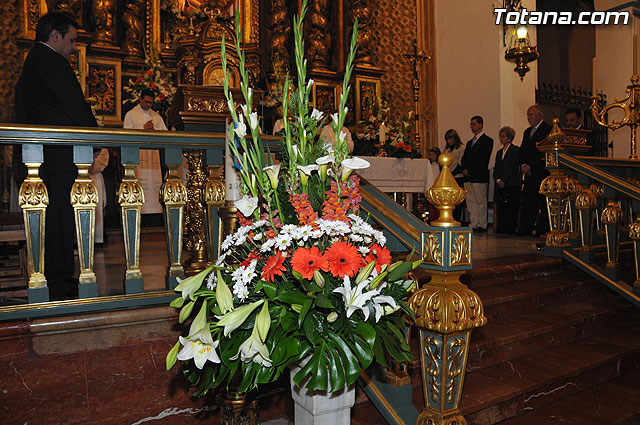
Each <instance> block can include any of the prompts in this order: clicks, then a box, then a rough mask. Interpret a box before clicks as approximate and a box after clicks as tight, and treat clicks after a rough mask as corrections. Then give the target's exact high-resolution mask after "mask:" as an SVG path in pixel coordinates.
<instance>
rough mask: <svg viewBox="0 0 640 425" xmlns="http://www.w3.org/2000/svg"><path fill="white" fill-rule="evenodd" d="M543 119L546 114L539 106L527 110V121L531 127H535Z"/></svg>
mask: <svg viewBox="0 0 640 425" xmlns="http://www.w3.org/2000/svg"><path fill="white" fill-rule="evenodd" d="M542 118H544V114H543V113H542V109H541V108H540V107H539V106H538V105H531V106H529V109H527V121H529V125H530V126H532V127H535V126H536V125H538V123H539V122H540V121H542Z"/></svg>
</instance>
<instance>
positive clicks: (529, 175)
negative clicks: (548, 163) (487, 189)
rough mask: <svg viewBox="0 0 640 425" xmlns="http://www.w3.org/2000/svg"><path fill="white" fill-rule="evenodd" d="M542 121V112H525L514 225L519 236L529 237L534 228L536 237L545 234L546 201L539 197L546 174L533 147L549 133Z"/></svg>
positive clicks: (535, 108)
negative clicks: (526, 125)
mask: <svg viewBox="0 0 640 425" xmlns="http://www.w3.org/2000/svg"><path fill="white" fill-rule="evenodd" d="M543 118H544V115H543V113H542V109H540V107H539V106H538V105H533V106H530V107H529V109H527V120H528V121H529V125H531V127H529V128H527V129H526V130H525V131H524V135H523V137H522V143H521V144H520V171H522V174H523V175H524V185H523V187H522V205H521V208H520V220H519V221H518V235H519V236H531V234H532V232H533V230H534V226H535V230H536V235H537V236H541V235H543V234H545V233H547V231H548V230H549V220H548V218H547V217H548V215H547V206H546V200H545V197H544V195H541V194H540V193H539V190H540V184H541V183H542V180H544V178H545V177H546V176H547V175H549V172H548V171H547V169H546V168H545V165H544V155H543V153H542V152H540V150H538V148H537V147H536V143H538V142H541V141H542V140H544V138H546V137H547V135H548V134H549V132H550V131H551V126H550V125H549V124H547V123H546V122H544V120H543Z"/></svg>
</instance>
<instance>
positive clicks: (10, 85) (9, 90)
mask: <svg viewBox="0 0 640 425" xmlns="http://www.w3.org/2000/svg"><path fill="white" fill-rule="evenodd" d="M21 7H22V3H21V1H20V0H4V1H1V2H0V19H1V20H2V22H0V25H1V26H2V31H0V57H2V66H0V122H11V121H13V99H14V92H15V86H16V83H17V82H18V78H19V77H20V69H21V68H22V56H21V55H20V52H19V51H18V44H17V43H16V37H17V36H18V34H19V31H20V25H21V22H22V21H21V18H20V16H21V10H22V9H21Z"/></svg>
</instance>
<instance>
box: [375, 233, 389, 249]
mask: <svg viewBox="0 0 640 425" xmlns="http://www.w3.org/2000/svg"><path fill="white" fill-rule="evenodd" d="M373 237H374V238H376V241H377V242H378V245H380V246H384V245H386V244H387V238H386V237H385V236H384V233H382V232H381V231H379V230H374V231H373Z"/></svg>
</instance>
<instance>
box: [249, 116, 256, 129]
mask: <svg viewBox="0 0 640 425" xmlns="http://www.w3.org/2000/svg"><path fill="white" fill-rule="evenodd" d="M249 125H250V126H251V129H252V130H255V129H256V128H258V113H257V112H252V113H250V114H249Z"/></svg>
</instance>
